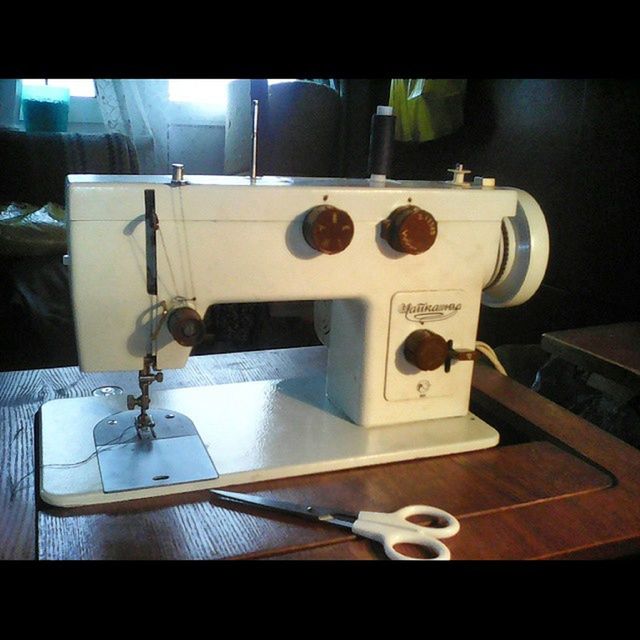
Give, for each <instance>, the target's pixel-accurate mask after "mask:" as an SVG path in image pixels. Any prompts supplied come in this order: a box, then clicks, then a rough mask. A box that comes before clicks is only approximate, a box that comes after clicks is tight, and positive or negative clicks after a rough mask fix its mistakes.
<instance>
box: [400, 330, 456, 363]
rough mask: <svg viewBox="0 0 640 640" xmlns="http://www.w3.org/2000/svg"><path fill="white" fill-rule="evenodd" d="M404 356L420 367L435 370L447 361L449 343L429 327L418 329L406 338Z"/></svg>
mask: <svg viewBox="0 0 640 640" xmlns="http://www.w3.org/2000/svg"><path fill="white" fill-rule="evenodd" d="M404 357H405V358H406V359H407V360H408V361H409V362H410V363H411V364H412V365H414V366H416V367H418V369H422V370H423V371H433V370H434V369H437V368H438V367H441V366H442V365H443V364H445V362H446V361H447V358H448V357H449V345H448V344H447V341H446V340H445V339H444V338H443V337H442V336H439V335H438V334H437V333H433V331H429V330H428V329H418V330H417V331H414V332H413V333H411V334H410V335H409V336H408V337H407V339H406V340H405V343H404Z"/></svg>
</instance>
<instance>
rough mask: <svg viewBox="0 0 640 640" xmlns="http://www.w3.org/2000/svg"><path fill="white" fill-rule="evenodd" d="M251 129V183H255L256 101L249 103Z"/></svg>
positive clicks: (256, 155) (256, 144)
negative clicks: (251, 121) (251, 119)
mask: <svg viewBox="0 0 640 640" xmlns="http://www.w3.org/2000/svg"><path fill="white" fill-rule="evenodd" d="M251 109H252V115H253V129H252V133H251V182H255V179H256V175H257V171H258V109H259V107H258V101H257V100H252V101H251Z"/></svg>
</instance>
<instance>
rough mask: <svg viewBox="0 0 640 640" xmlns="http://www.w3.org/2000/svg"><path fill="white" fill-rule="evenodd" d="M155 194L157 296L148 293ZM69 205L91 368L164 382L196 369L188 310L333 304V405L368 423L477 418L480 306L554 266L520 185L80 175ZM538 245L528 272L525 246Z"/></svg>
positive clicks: (515, 291)
mask: <svg viewBox="0 0 640 640" xmlns="http://www.w3.org/2000/svg"><path fill="white" fill-rule="evenodd" d="M149 191H153V193H154V197H155V212H156V216H157V220H158V228H157V239H156V243H157V257H156V260H157V287H158V294H157V296H156V295H151V294H149V293H148V291H147V287H146V283H147V278H146V271H147V266H148V265H147V260H146V252H145V224H144V212H145V209H144V204H145V192H149ZM67 202H68V229H69V247H70V258H71V262H70V264H71V279H72V293H73V301H74V312H75V320H76V329H77V336H78V350H79V356H80V365H81V368H82V369H83V370H86V371H93V370H137V369H140V366H141V362H142V359H143V358H144V357H145V356H146V355H148V354H149V353H151V352H153V353H154V354H155V355H156V356H157V367H158V368H159V369H165V370H166V369H171V368H177V367H182V366H184V364H185V362H186V360H187V358H188V356H189V353H190V344H189V342H188V341H187V342H186V343H184V342H183V343H181V341H179V340H178V339H176V333H175V331H174V332H173V333H172V332H171V330H170V327H169V326H168V325H169V323H168V322H166V321H163V319H166V317H165V316H166V315H167V314H169V315H171V314H172V313H174V312H176V311H179V312H180V314H183V315H184V314H186V315H187V316H189V315H190V314H191V316H193V318H197V317H198V316H200V317H203V316H204V313H205V311H206V309H207V308H208V306H210V305H212V304H219V303H233V302H259V301H286V300H332V301H333V304H332V305H331V344H330V348H329V356H328V372H327V394H328V397H329V398H330V400H331V401H332V402H333V403H334V404H335V405H336V406H337V407H339V408H340V409H341V410H342V411H344V412H345V413H346V414H347V415H348V416H349V417H350V419H351V420H353V421H354V422H355V423H357V424H361V425H365V426H373V425H381V424H390V423H398V422H411V421H415V420H422V419H429V418H438V417H443V416H458V415H464V414H466V412H467V411H468V401H469V393H470V387H471V373H472V369H473V362H472V360H471V359H470V358H468V357H467V356H466V355H465V354H469V352H472V351H473V350H474V349H475V340H476V331H477V324H478V314H479V309H480V303H481V301H483V302H485V303H487V304H493V305H496V306H500V304H518V303H520V302H522V301H524V299H526V298H527V297H529V296H530V295H532V294H533V292H534V291H535V289H536V288H537V286H538V285H539V282H540V280H541V278H542V274H543V273H544V269H545V267H546V256H542V257H541V256H540V255H539V256H537V258H535V259H533V258H532V256H533V254H534V252H535V251H536V250H537V249H538V248H539V247H538V245H539V244H540V245H544V239H543V240H542V241H540V240H539V237H540V234H537V231H539V230H540V229H542V228H543V222H544V217H543V216H542V214H541V212H539V207H537V205H536V204H535V201H534V200H533V199H532V198H531V196H528V194H524V193H523V192H520V191H517V190H514V189H509V188H494V187H493V186H491V187H485V186H482V185H469V184H454V183H446V182H409V181H392V180H387V181H386V182H383V183H375V182H372V181H369V180H336V179H290V178H272V177H265V178H258V179H257V180H250V179H249V178H241V177H220V176H196V177H190V178H189V180H183V181H181V182H180V183H179V184H176V183H175V182H173V183H172V181H171V177H170V176H86V175H83V176H70V177H69V179H68V191H67ZM531 210H535V211H536V213H537V212H539V213H538V219H539V221H540V224H539V225H538V229H537V231H536V229H533V227H532V226H531V225H530V227H529V231H532V230H533V231H536V235H535V237H534V235H532V234H531V233H530V235H529V236H528V239H527V238H523V237H522V234H521V232H520V230H521V229H522V228H523V225H522V224H520V222H519V220H520V217H521V211H531ZM514 216H515V217H514ZM527 219H528V220H530V218H527ZM505 220H507V221H509V222H507V223H506V224H507V225H508V226H507V230H508V231H507V236H508V240H509V249H508V251H509V252H510V253H509V254H508V256H507V258H505V259H504V260H503V257H504V255H505V254H506V251H505V248H504V238H505V234H504V230H503V227H504V224H503V221H505ZM511 221H514V222H511ZM544 231H545V232H546V226H544ZM542 235H544V234H542ZM527 243H528V245H527V246H528V247H529V249H530V252H529V254H528V255H529V258H528V260H527V264H526V266H525V267H523V268H521V267H522V264H523V262H522V258H521V257H518V256H519V255H520V254H517V255H515V257H514V253H513V252H511V248H512V246H517V247H520V246H521V245H525V244H527ZM547 246H548V245H547ZM500 247H503V248H502V249H500ZM501 251H502V253H500V252H501ZM518 251H521V250H520V249H518ZM547 251H548V249H547ZM521 253H522V251H521ZM525 253H526V252H525ZM542 253H544V252H542ZM497 256H498V258H497ZM503 262H504V263H505V264H504V265H503ZM497 264H498V266H496V265H497ZM498 271H499V273H498ZM523 273H524V275H523ZM487 284H490V288H489V289H488V290H487V291H485V292H484V293H483V288H484V287H485V286H486V285H487ZM174 317H175V315H174ZM196 325H197V323H196V322H195V320H194V324H193V325H190V324H189V323H188V322H187V324H186V325H185V326H186V327H187V329H186V330H185V331H186V332H187V333H188V331H193V330H198V329H197V326H196ZM194 327H195V328H194ZM416 332H418V333H416ZM414 334H415V335H414ZM412 335H413V338H412V341H408V338H409V336H412ZM434 335H435V336H436V337H435V338H434V337H433V336H434ZM416 341H417V342H416ZM443 345H446V346H443ZM425 353H426V355H425ZM452 354H453V355H452ZM456 354H458V355H456ZM460 354H462V355H460Z"/></svg>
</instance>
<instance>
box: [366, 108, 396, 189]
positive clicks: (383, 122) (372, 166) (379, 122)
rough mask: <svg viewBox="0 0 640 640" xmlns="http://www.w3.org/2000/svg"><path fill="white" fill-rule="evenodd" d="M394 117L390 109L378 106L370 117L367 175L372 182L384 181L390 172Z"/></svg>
mask: <svg viewBox="0 0 640 640" xmlns="http://www.w3.org/2000/svg"><path fill="white" fill-rule="evenodd" d="M395 125H396V117H395V116H394V115H393V109H392V108H391V107H384V106H379V107H378V108H377V110H376V113H375V114H374V115H373V116H372V117H371V137H370V139H369V175H370V176H371V179H372V180H385V179H386V177H387V175H389V171H390V170H391V160H392V159H393V140H394V133H395Z"/></svg>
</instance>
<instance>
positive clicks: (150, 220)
mask: <svg viewBox="0 0 640 640" xmlns="http://www.w3.org/2000/svg"><path fill="white" fill-rule="evenodd" d="M144 223H145V252H146V260H147V293H148V294H149V295H151V296H157V295H158V262H157V258H156V231H157V230H158V226H159V222H158V216H157V215H156V192H155V191H154V190H153V189H145V190H144Z"/></svg>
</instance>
